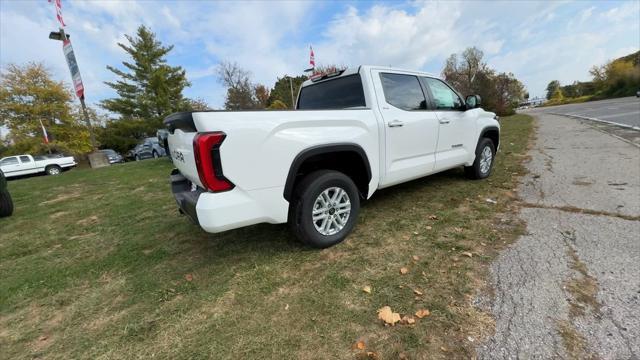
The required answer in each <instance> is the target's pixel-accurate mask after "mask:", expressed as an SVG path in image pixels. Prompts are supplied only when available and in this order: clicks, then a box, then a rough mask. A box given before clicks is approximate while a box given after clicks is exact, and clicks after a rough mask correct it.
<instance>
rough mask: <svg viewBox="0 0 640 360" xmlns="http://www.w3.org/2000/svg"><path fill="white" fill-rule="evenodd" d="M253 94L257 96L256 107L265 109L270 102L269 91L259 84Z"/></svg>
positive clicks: (254, 88)
mask: <svg viewBox="0 0 640 360" xmlns="http://www.w3.org/2000/svg"><path fill="white" fill-rule="evenodd" d="M253 93H254V94H255V100H256V105H257V107H258V108H260V109H265V108H266V107H267V103H268V102H269V89H267V87H266V86H264V85H262V84H258V85H256V86H254V87H253Z"/></svg>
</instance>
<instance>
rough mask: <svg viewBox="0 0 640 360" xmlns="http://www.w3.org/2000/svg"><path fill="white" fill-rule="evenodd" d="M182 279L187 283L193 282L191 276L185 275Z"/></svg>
mask: <svg viewBox="0 0 640 360" xmlns="http://www.w3.org/2000/svg"><path fill="white" fill-rule="evenodd" d="M184 279H185V280H187V281H193V275H191V274H187V275H185V276H184Z"/></svg>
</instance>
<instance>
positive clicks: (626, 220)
mask: <svg viewBox="0 0 640 360" xmlns="http://www.w3.org/2000/svg"><path fill="white" fill-rule="evenodd" d="M534 116H535V117H536V118H537V123H538V126H539V128H538V135H537V136H538V138H537V140H536V144H535V146H534V148H533V149H532V150H531V152H530V155H531V161H530V162H529V163H528V165H527V167H528V169H529V171H530V173H529V175H527V176H526V177H525V178H524V179H523V182H522V184H521V185H520V188H519V195H520V197H521V201H522V210H521V213H520V215H519V216H520V218H521V219H522V220H524V221H525V222H526V223H527V230H526V233H525V235H524V236H522V237H520V239H518V241H517V242H516V243H514V244H513V245H512V246H510V247H509V248H508V249H507V250H506V251H504V252H503V253H502V254H501V256H500V257H499V258H498V259H497V260H496V262H495V263H494V264H493V265H492V268H491V273H492V282H493V285H494V288H495V295H494V297H493V301H492V302H491V305H490V307H491V311H492V312H493V314H494V316H495V318H496V332H495V334H494V336H492V337H491V338H490V339H489V340H488V341H486V342H485V343H484V344H482V345H480V346H479V347H478V356H479V358H482V359H550V358H554V359H555V358H563V359H565V358H566V359H571V358H574V359H585V358H600V359H640V148H638V147H637V146H635V145H633V144H631V143H629V142H626V141H623V140H621V139H620V138H617V137H614V136H611V135H608V134H607V133H605V132H603V131H601V130H599V129H596V128H594V127H592V126H589V125H588V124H584V123H582V122H580V121H578V120H574V119H571V118H567V117H563V116H554V115H549V114H544V113H538V114H534Z"/></svg>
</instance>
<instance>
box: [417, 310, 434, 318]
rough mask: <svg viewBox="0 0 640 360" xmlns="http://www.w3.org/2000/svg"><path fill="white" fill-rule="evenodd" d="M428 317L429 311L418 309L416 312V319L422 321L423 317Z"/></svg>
mask: <svg viewBox="0 0 640 360" xmlns="http://www.w3.org/2000/svg"><path fill="white" fill-rule="evenodd" d="M429 315H431V312H429V310H426V309H420V310H418V311H416V316H417V317H418V319H422V318H423V317H426V316H429Z"/></svg>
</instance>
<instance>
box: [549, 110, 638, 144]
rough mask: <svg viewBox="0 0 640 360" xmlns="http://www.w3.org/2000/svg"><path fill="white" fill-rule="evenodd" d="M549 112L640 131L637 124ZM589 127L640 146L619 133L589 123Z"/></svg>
mask: <svg viewBox="0 0 640 360" xmlns="http://www.w3.org/2000/svg"><path fill="white" fill-rule="evenodd" d="M549 114H551V115H556V116H565V117H568V118H572V119H579V120H587V121H594V122H600V123H605V124H609V125H615V126H620V127H623V128H625V129H631V130H636V131H640V127H637V126H629V125H622V124H618V123H614V122H611V121H606V120H600V119H595V118H589V117H585V116H578V115H567V114H558V113H549ZM589 127H591V128H592V129H594V130H597V131H599V132H601V133H603V134H607V135H609V136H613V137H614V138H616V139H618V140H622V141H624V142H626V143H627V144H631V145H633V146H635V147H637V148H640V145H638V144H636V143H634V142H633V141H629V140H627V139H625V138H623V137H622V136H618V135H616V134H613V133H611V132H609V131H604V130H602V129H599V128H597V127H595V126H592V125H589Z"/></svg>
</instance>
